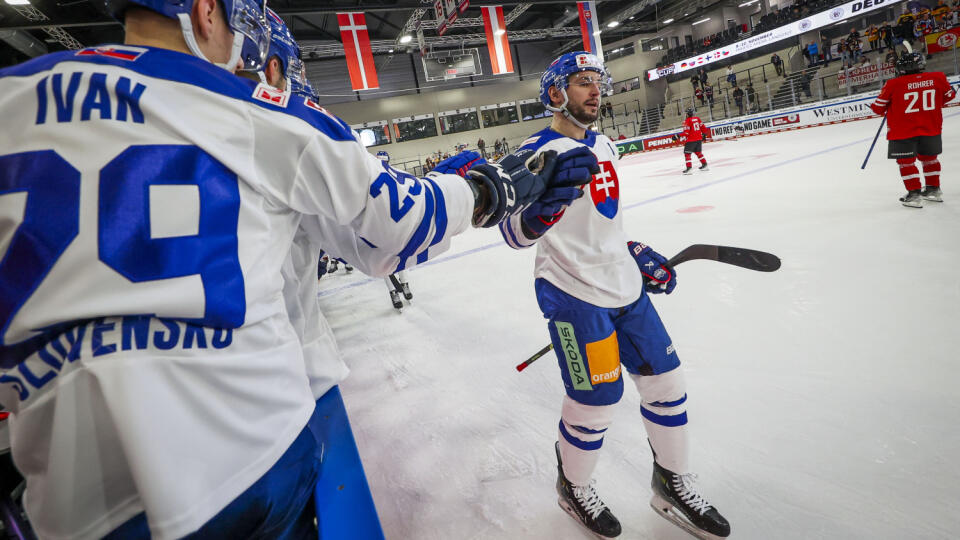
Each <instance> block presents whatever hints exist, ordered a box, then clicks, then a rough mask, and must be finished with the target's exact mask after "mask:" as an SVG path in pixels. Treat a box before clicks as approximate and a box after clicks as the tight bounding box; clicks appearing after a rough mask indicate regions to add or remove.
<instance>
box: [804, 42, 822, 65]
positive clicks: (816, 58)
mask: <svg viewBox="0 0 960 540" xmlns="http://www.w3.org/2000/svg"><path fill="white" fill-rule="evenodd" d="M807 52H809V53H810V66H813V65H815V64H818V63H819V62H820V48H819V47H817V43H816V42H815V41H814V42H812V43H810V44H809V45H807Z"/></svg>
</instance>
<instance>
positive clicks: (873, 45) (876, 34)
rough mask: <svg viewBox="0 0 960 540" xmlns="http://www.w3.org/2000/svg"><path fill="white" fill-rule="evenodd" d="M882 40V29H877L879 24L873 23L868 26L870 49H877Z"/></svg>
mask: <svg viewBox="0 0 960 540" xmlns="http://www.w3.org/2000/svg"><path fill="white" fill-rule="evenodd" d="M879 41H880V31H879V30H877V25H875V24H871V25H870V28H867V42H868V43H869V44H870V50H871V51H875V50H877V43H878V42H879Z"/></svg>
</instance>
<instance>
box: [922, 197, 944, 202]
mask: <svg viewBox="0 0 960 540" xmlns="http://www.w3.org/2000/svg"><path fill="white" fill-rule="evenodd" d="M920 198H921V199H923V200H925V201H933V202H943V199H942V198H940V197H927V196H926V195H921V196H920Z"/></svg>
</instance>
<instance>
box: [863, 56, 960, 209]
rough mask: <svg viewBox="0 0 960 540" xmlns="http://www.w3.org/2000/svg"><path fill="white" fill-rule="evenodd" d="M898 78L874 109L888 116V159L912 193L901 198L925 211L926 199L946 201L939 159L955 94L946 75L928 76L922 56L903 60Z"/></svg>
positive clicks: (898, 65) (888, 85) (937, 72)
mask: <svg viewBox="0 0 960 540" xmlns="http://www.w3.org/2000/svg"><path fill="white" fill-rule="evenodd" d="M897 73H898V74H899V76H898V77H896V78H893V79H890V80H889V81H887V83H886V84H884V85H883V90H881V91H880V95H879V96H877V99H876V100H875V101H874V102H873V103H872V104H871V105H870V108H871V109H873V112H875V113H877V114H883V115H886V117H887V140H888V141H889V142H888V150H887V157H888V158H889V159H895V160H897V164H898V165H900V176H901V177H902V178H903V185H904V186H905V187H906V188H907V194H906V195H904V196H903V197H900V202H901V203H903V205H904V206H909V207H912V208H922V207H923V199H926V200H928V201H937V202H942V201H943V198H942V196H941V192H940V162H939V161H938V160H937V154H940V153H941V151H942V147H943V143H942V141H941V139H940V132H941V130H942V127H943V114H942V113H941V109H943V106H944V104H945V103H947V102H948V101H950V100H951V99H953V97H954V96H955V95H956V92H955V91H954V90H953V87H951V86H950V83H948V82H947V77H946V76H945V75H944V74H943V73H942V72H939V71H934V72H932V73H923V57H922V56H921V55H920V53H907V54H904V55H903V56H902V57H900V59H899V60H897ZM918 157H919V158H920V165H921V166H922V167H923V177H924V181H925V184H926V185H925V187H924V188H923V191H920V187H921V184H920V171H919V170H917V165H916V163H915V162H916V159H917V158H918Z"/></svg>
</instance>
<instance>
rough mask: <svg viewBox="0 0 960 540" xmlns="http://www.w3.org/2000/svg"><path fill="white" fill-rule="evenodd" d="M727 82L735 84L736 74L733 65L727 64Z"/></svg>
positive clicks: (731, 84)
mask: <svg viewBox="0 0 960 540" xmlns="http://www.w3.org/2000/svg"><path fill="white" fill-rule="evenodd" d="M727 82H728V83H729V84H730V86H736V85H737V74H736V73H734V72H733V66H727Z"/></svg>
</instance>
